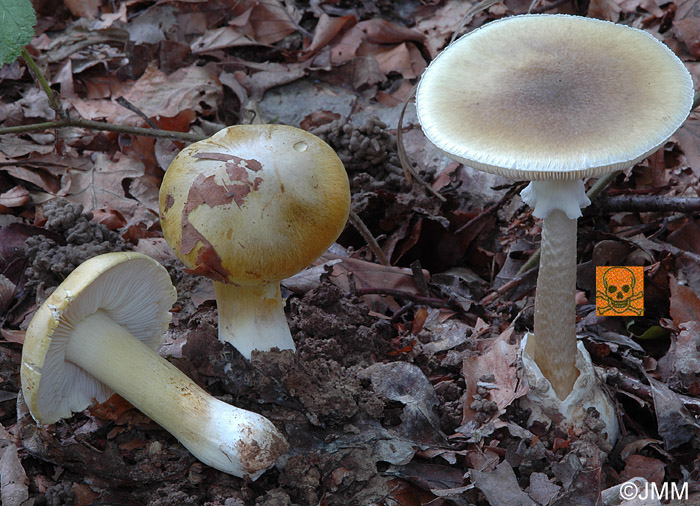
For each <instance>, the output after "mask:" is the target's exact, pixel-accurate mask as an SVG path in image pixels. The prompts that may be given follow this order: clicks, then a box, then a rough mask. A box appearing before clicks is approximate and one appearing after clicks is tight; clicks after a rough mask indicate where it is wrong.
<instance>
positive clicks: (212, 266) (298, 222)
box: [160, 125, 350, 286]
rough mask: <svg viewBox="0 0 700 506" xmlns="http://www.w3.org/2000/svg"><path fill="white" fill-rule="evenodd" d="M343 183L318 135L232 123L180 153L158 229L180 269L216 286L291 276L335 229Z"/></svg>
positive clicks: (342, 218)
mask: <svg viewBox="0 0 700 506" xmlns="http://www.w3.org/2000/svg"><path fill="white" fill-rule="evenodd" d="M349 210H350V186H349V183H348V177H347V174H346V172H345V168H344V167H343V164H342V162H341V161H340V159H339V158H338V156H337V155H336V154H335V152H334V151H333V149H332V148H331V147H330V146H329V145H328V144H326V143H325V142H323V141H322V140H321V139H319V138H318V137H316V136H315V135H312V134H310V133H308V132H305V131H304V130H301V129H299V128H294V127H290V126H284V125H239V126H233V127H229V128H225V129H223V130H221V131H220V132H218V133H216V134H215V135H214V136H212V137H211V138H209V139H206V140H204V141H200V142H197V143H194V144H192V145H190V146H188V147H187V148H185V149H183V150H182V151H181V152H180V153H179V154H178V156H177V157H176V158H175V160H173V162H172V163H171V165H170V167H169V168H168V171H167V172H166V174H165V178H164V179H163V184H162V186H161V190H160V214H161V222H162V227H163V235H164V236H165V238H166V240H167V241H168V243H169V244H170V245H171V246H172V248H173V249H174V250H175V253H176V254H177V256H178V257H179V258H180V260H182V261H183V262H184V263H185V265H187V266H188V267H189V268H190V269H192V270H193V271H194V272H195V273H197V274H202V275H205V276H209V277H210V278H212V279H214V280H215V281H219V282H222V283H234V284H238V285H247V286H253V285H259V284H266V283H272V282H278V281H280V280H282V279H284V278H287V277H289V276H292V275H293V274H295V273H297V272H298V271H300V270H301V269H303V268H304V267H306V266H307V265H309V264H310V263H311V262H312V261H313V260H315V259H316V258H318V257H319V256H320V255H321V254H322V253H323V252H324V251H325V250H326V249H327V248H328V247H329V246H330V245H331V244H332V243H333V241H335V240H336V239H337V238H338V236H339V235H340V233H341V232H342V230H343V228H344V226H345V222H346V221H347V217H348V213H349Z"/></svg>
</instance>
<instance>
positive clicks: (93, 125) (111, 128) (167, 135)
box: [0, 118, 206, 142]
mask: <svg viewBox="0 0 700 506" xmlns="http://www.w3.org/2000/svg"><path fill="white" fill-rule="evenodd" d="M65 127H77V128H87V129H89V130H105V131H108V132H118V133H122V134H129V135H142V136H144V137H158V138H162V139H175V140H179V141H186V142H197V141H201V140H203V139H205V138H206V137H205V136H203V135H199V134H190V133H187V132H173V131H171V130H160V129H157V128H141V127H132V126H128V125H114V124H112V123H105V122H103V121H91V120H86V119H74V118H62V119H57V120H54V121H45V122H43V123H33V124H31V125H18V126H13V127H5V128H0V135H4V134H19V133H24V132H36V131H39V130H48V129H52V128H65Z"/></svg>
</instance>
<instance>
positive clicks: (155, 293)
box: [20, 253, 288, 479]
mask: <svg viewBox="0 0 700 506" xmlns="http://www.w3.org/2000/svg"><path fill="white" fill-rule="evenodd" d="M175 299H176V297H175V288H174V287H173V286H172V283H171V282H170V277H169V276H168V273H167V271H166V270H165V269H164V268H163V267H162V266H161V265H160V264H158V263H157V262H156V261H155V260H153V259H152V258H150V257H147V256H146V255H142V254H140V253H107V254H104V255H99V256H97V257H94V258H91V259H90V260H87V261H86V262H83V263H82V264H81V265H80V266H78V268H77V269H75V270H74V271H73V272H72V273H71V274H70V275H69V276H68V277H67V278H66V279H65V281H64V282H63V283H61V285H60V286H59V287H58V288H56V290H55V291H54V292H53V293H52V294H51V296H50V297H49V298H48V299H46V301H45V302H44V303H43V304H42V305H41V307H40V308H39V310H38V311H37V312H36V314H35V315H34V317H33V318H32V321H31V323H30V324H29V327H28V329H27V333H26V336H25V341H24V348H23V350H22V366H21V370H20V374H21V379H22V392H23V393H24V397H25V399H26V401H27V405H28V406H29V411H30V412H31V414H32V416H33V417H34V419H35V420H36V421H38V422H40V423H54V422H56V421H57V420H59V419H61V418H66V417H69V416H71V413H72V412H74V411H82V410H83V409H85V408H86V407H87V406H89V405H90V404H92V403H93V401H94V400H95V399H96V400H97V401H100V402H102V401H104V400H106V399H107V398H108V397H109V396H110V395H111V394H112V392H117V393H118V394H119V395H121V396H122V397H124V398H125V399H126V400H128V401H129V402H130V403H131V404H133V405H134V406H135V407H136V408H138V409H139V410H141V411H142V412H143V413H144V414H146V415H147V416H148V417H149V418H151V419H152V420H153V421H155V422H157V423H158V424H160V425H161V426H162V427H163V428H164V429H166V430H167V431H168V432H170V433H171V434H172V435H173V436H175V437H176V438H177V439H178V440H179V441H180V442H181V443H182V444H183V445H184V446H185V447H186V448H187V449H188V450H189V451H190V452H191V453H192V454H193V455H194V456H195V457H197V458H198V459H199V460H201V461H202V462H204V463H205V464H207V465H210V466H212V467H215V468H216V469H219V470H220V471H223V472H225V473H229V474H232V475H234V476H239V477H250V478H251V479H256V478H257V477H258V476H260V475H261V474H262V473H263V472H264V471H265V469H267V468H268V467H270V466H271V465H272V464H274V462H275V460H276V459H277V457H279V456H280V455H281V454H283V453H284V452H285V451H287V448H288V445H287V442H286V441H285V439H284V437H283V436H282V435H281V434H280V433H279V431H278V430H277V428H276V427H275V426H274V425H273V424H272V422H270V421H269V420H268V419H267V418H265V417H263V416H261V415H259V414H257V413H253V412H250V411H246V410H243V409H239V408H236V407H234V406H231V405H229V404H226V403H225V402H222V401H220V400H218V399H216V398H214V397H212V396H211V395H209V394H208V393H207V392H206V391H204V390H203V389H202V388H200V387H199V386H198V385H197V384H196V383H195V382H193V381H192V380H191V379H190V378H188V377H187V376H185V375H184V374H183V373H182V372H181V371H180V370H179V369H178V368H176V367H175V366H174V365H172V364H171V363H170V362H168V361H167V360H165V359H164V358H162V357H161V356H160V355H158V354H157V353H156V352H155V351H154V349H155V348H157V347H158V346H160V344H161V342H162V339H163V336H164V332H165V330H166V329H167V328H168V323H169V322H170V313H169V310H170V307H171V306H172V304H173V302H175Z"/></svg>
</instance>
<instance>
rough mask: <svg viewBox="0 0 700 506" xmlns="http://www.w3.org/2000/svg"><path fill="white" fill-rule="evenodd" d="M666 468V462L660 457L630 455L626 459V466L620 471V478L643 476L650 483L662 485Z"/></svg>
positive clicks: (625, 479)
mask: <svg viewBox="0 0 700 506" xmlns="http://www.w3.org/2000/svg"><path fill="white" fill-rule="evenodd" d="M665 468H666V464H664V463H663V462H661V461H660V460H659V459H655V458H652V457H646V456H644V455H630V456H629V457H627V458H626V459H625V468H624V469H623V470H622V472H621V473H620V478H621V479H622V480H624V481H627V480H630V479H632V478H634V477H635V476H641V477H643V478H645V479H646V480H647V481H648V482H649V483H656V484H657V485H659V486H661V484H662V483H663V481H664V476H665V474H666V473H665Z"/></svg>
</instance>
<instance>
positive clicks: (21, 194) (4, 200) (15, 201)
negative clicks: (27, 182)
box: [0, 186, 30, 212]
mask: <svg viewBox="0 0 700 506" xmlns="http://www.w3.org/2000/svg"><path fill="white" fill-rule="evenodd" d="M29 199H30V197H29V192H28V191H27V189H26V188H25V187H23V186H15V187H13V188H10V189H9V190H7V191H6V192H4V193H0V212H3V211H4V210H7V209H8V208H10V207H21V206H23V205H24V204H26V203H27V202H29Z"/></svg>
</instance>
